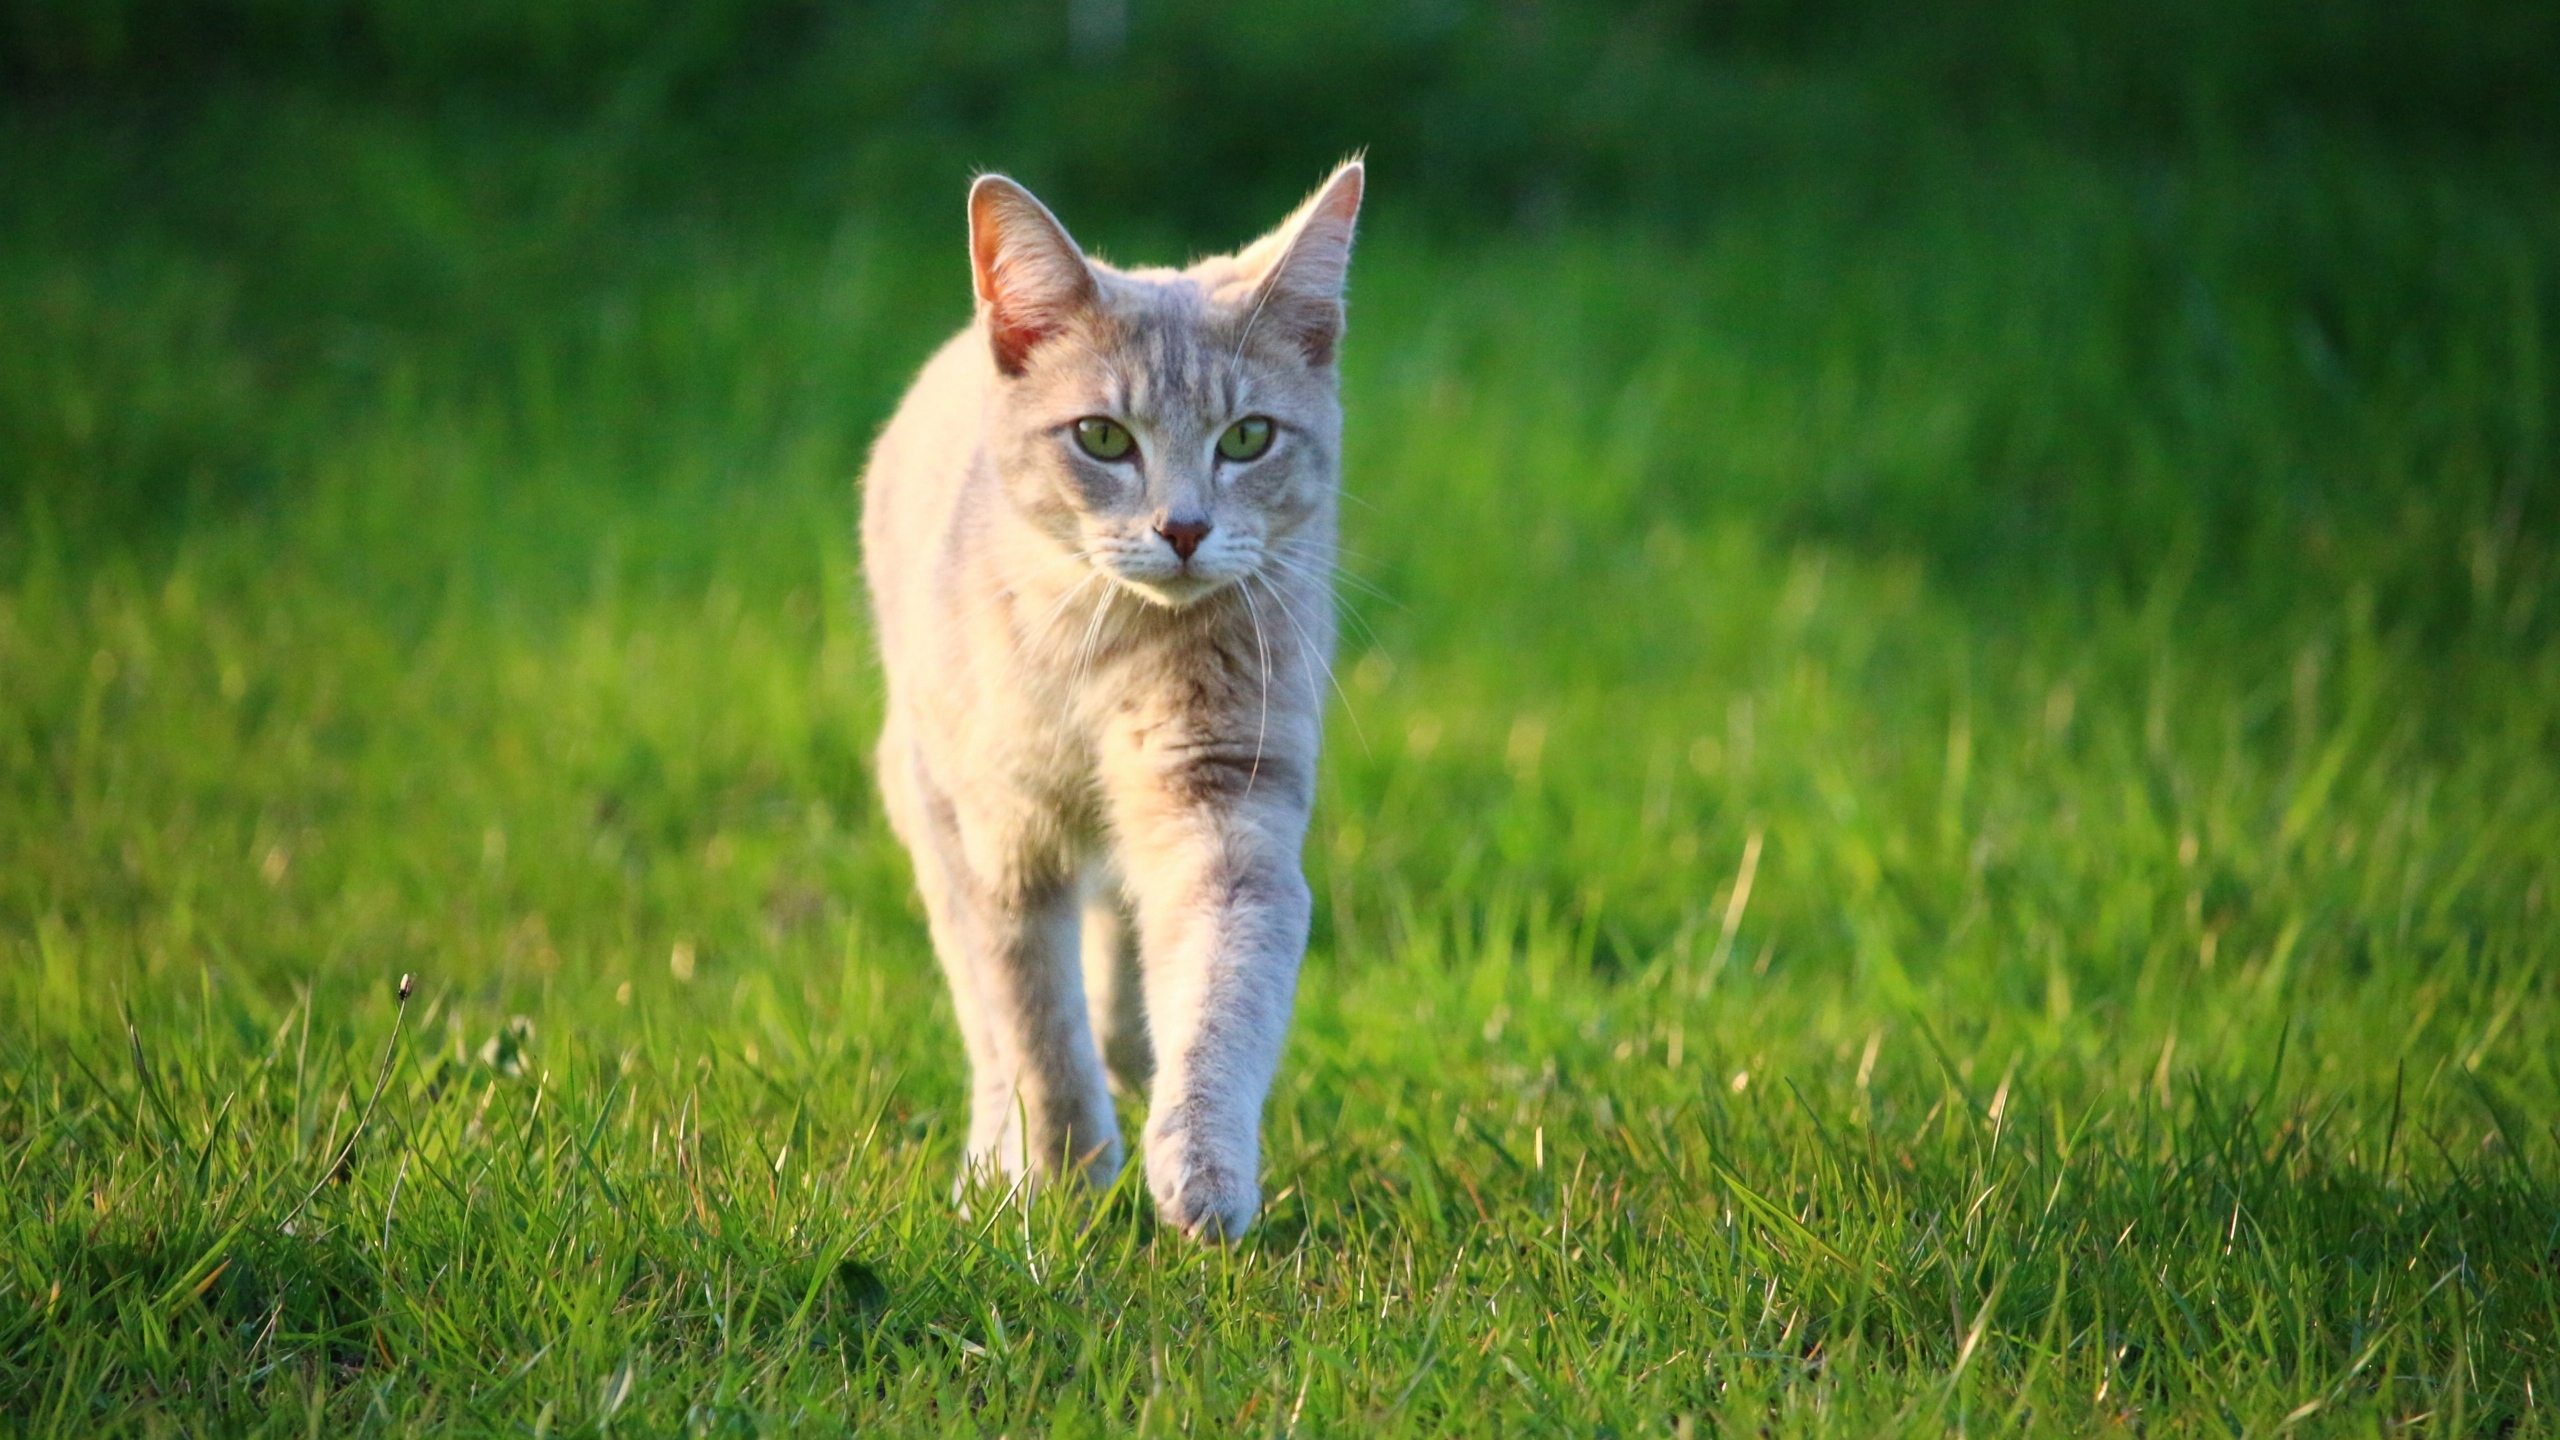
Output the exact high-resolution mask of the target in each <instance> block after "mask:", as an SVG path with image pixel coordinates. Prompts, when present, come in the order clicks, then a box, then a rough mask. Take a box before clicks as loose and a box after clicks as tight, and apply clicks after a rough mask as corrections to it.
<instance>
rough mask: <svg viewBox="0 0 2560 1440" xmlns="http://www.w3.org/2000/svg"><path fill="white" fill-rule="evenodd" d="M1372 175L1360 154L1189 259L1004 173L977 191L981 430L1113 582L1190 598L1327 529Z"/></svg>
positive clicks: (1014, 483) (1266, 565)
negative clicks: (1359, 237)
mask: <svg viewBox="0 0 2560 1440" xmlns="http://www.w3.org/2000/svg"><path fill="white" fill-rule="evenodd" d="M1362 181H1363V172H1362V168H1361V165H1360V162H1359V161H1357V160H1353V161H1350V162H1349V163H1347V164H1345V165H1343V166H1342V167H1341V168H1339V169H1337V170H1335V171H1334V172H1333V175H1332V177H1331V178H1330V179H1328V180H1326V181H1325V183H1324V184H1323V185H1321V186H1319V187H1317V189H1316V192H1315V194H1313V195H1312V196H1310V197H1308V199H1307V201H1306V203H1305V204H1303V205H1301V206H1299V207H1298V209H1297V211H1296V212H1295V213H1294V214H1292V215H1290V217H1289V218H1288V219H1287V220H1284V221H1282V222H1281V224H1280V226H1279V228H1278V229H1276V230H1273V231H1272V232H1271V233H1270V234H1268V235H1266V236H1264V237H1262V238H1261V239H1260V240H1257V241H1255V242H1254V243H1253V244H1251V245H1248V246H1246V247H1245V248H1244V249H1242V250H1240V251H1238V252H1236V253H1235V254H1233V255H1221V256H1217V257H1214V258H1211V259H1208V260H1203V261H1200V262H1198V263H1196V264H1194V265H1192V266H1190V267H1189V268H1188V269H1183V270H1160V269H1147V270H1119V269H1115V268H1113V267H1111V266H1109V265H1105V264H1103V263H1101V262H1099V261H1097V260H1094V259H1092V258H1090V257H1088V256H1087V255H1085V253H1084V252H1083V251H1082V250H1080V249H1078V248H1077V246H1076V243H1075V241H1074V240H1073V239H1071V238H1069V237H1068V235H1067V232H1066V228H1065V227H1064V226H1062V225H1060V224H1059V223H1058V220H1057V217H1056V216H1053V215H1051V214H1050V213H1049V211H1048V209H1047V207H1045V206H1043V205H1042V204H1041V203H1040V202H1039V200H1037V199H1036V198H1034V197H1033V196H1032V194H1031V192H1030V191H1028V190H1025V189H1023V188H1022V187H1021V186H1020V185H1017V184H1015V183H1014V182H1013V181H1011V180H1008V179H1005V178H1004V177H1003V176H1000V175H987V176H982V177H980V178H979V180H978V182H977V184H976V185H975V186H974V187H972V188H971V190H970V192H969V256H970V260H971V262H972V267H973V269H974V272H975V275H976V281H977V295H978V326H977V328H978V331H979V336H980V338H981V339H982V340H983V342H984V343H985V344H986V346H987V348H988V353H989V356H990V358H991V359H992V360H993V362H994V365H995V371H996V378H995V382H994V384H993V385H992V386H991V387H990V389H989V392H988V401H987V409H986V414H985V422H984V423H985V433H986V438H987V440H988V442H989V444H990V446H991V448H992V451H993V455H994V459H995V463H996V467H997V469H998V471H999V473H1000V475H1001V476H1002V478H1003V481H1004V486H1005V492H1006V494H1007V496H1008V497H1009V498H1010V499H1011V501H1012V503H1013V505H1014V506H1015V508H1016V509H1017V510H1019V511H1020V512H1021V513H1022V514H1023V515H1024V516H1026V517H1028V518H1029V519H1030V520H1031V521H1032V522H1033V523H1034V524H1035V525H1037V526H1039V527H1040V528H1041V529H1042V530H1043V531H1044V532H1045V533H1047V534H1048V535H1050V536H1051V537H1052V538H1053V539H1055V540H1056V541H1057V542H1058V543H1059V545H1061V546H1062V547H1064V548H1065V549H1067V550H1068V551H1069V552H1070V553H1073V554H1075V555H1077V556H1078V557H1079V558H1081V559H1082V560H1083V561H1084V563H1087V564H1090V565H1092V566H1093V567H1095V568H1096V569H1098V570H1100V571H1101V572H1102V573H1103V574H1105V575H1107V576H1109V577H1110V578H1111V579H1112V580H1113V581H1116V582H1117V583H1119V584H1120V585H1122V586H1124V587H1126V588H1127V589H1129V590H1131V591H1134V592H1136V593H1137V594H1139V595H1141V596H1143V597H1145V598H1147V599H1149V600H1153V601H1155V602H1157V603H1159V604H1163V605H1168V606H1175V607H1179V606H1184V605H1188V604H1191V603H1192V602H1194V601H1196V600H1199V599H1201V598H1203V597H1205V596H1208V595H1211V594H1214V593H1216V592H1217V591H1219V590H1222V589H1224V588H1226V587H1228V586H1231V585H1236V584H1240V583H1242V582H1243V581H1244V580H1246V579H1247V578H1248V577H1251V576H1253V575H1255V574H1257V573H1259V572H1263V571H1265V570H1269V569H1285V568H1288V567H1290V566H1294V565H1300V564H1322V563H1324V562H1323V561H1322V560H1321V559H1318V558H1316V557H1314V556H1311V555H1307V554H1305V553H1304V552H1303V551H1301V552H1299V553H1297V554H1293V553H1292V546H1293V542H1296V541H1299V540H1300V539H1301V537H1302V536H1303V535H1304V534H1305V532H1306V531H1307V530H1308V527H1309V526H1310V525H1312V524H1315V523H1318V522H1320V521H1321V522H1325V523H1329V522H1330V518H1331V514H1332V505H1333V497H1334V493H1335V489H1336V486H1337V484H1338V482H1339V477H1340V451H1341V441H1342V410H1341V405H1340V402H1339V399H1338V398H1337V391H1338V385H1337V377H1336V372H1335V367H1334V356H1335V351H1336V349H1337V347H1338V346H1339V344H1340V341H1341V338H1342V324H1343V306H1342V290H1343V278H1344V275H1345V273H1346V271H1347V270H1348V268H1349V265H1350V261H1351V238H1352V227H1353V224H1354V221H1355V220H1356V219H1357V217H1358V215H1359V211H1360V191H1361V185H1362Z"/></svg>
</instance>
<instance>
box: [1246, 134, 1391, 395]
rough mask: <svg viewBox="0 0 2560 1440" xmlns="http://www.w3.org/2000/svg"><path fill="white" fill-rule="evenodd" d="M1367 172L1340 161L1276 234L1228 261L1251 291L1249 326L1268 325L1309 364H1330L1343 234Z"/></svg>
mask: <svg viewBox="0 0 2560 1440" xmlns="http://www.w3.org/2000/svg"><path fill="white" fill-rule="evenodd" d="M1366 178H1367V172H1366V170H1365V168H1364V167H1363V166H1362V165H1361V163H1360V162H1359V161H1357V160H1346V161H1344V162H1343V163H1342V165H1341V167H1340V168H1339V169H1337V170H1335V171H1334V172H1333V175H1332V176H1331V178H1329V179H1327V180H1326V181H1325V182H1324V184H1322V185H1320V186H1318V187H1317V188H1316V193H1314V194H1313V195H1310V196H1308V197H1307V201H1306V203H1305V204H1303V205H1300V206H1299V207H1298V208H1297V211H1296V213H1294V214H1292V215H1291V216H1290V217H1289V218H1288V219H1286V220H1283V221H1281V222H1280V227H1279V228H1278V229H1276V230H1274V231H1272V232H1271V233H1270V234H1268V235H1265V236H1263V237H1262V238H1261V239H1259V240H1256V241H1254V242H1253V243H1252V244H1251V245H1249V246H1246V247H1245V249H1244V250H1243V251H1242V252H1241V253H1240V254H1238V255H1237V256H1236V262H1237V264H1238V266H1239V267H1240V268H1242V269H1243V271H1244V272H1245V273H1246V274H1247V275H1257V274H1258V275H1259V277H1260V278H1259V279H1258V280H1257V282H1256V284H1255V287H1254V305H1255V307H1256V316H1255V319H1254V320H1253V322H1252V323H1253V324H1255V325H1257V326H1276V327H1278V328H1279V329H1280V330H1281V331H1282V332H1283V333H1285V334H1286V335H1288V336H1289V337H1290V338H1291V339H1293V340H1295V341H1296V342H1297V345H1298V348H1299V350H1300V351H1301V352H1303V353H1304V354H1305V355H1306V357H1307V363H1308V364H1310V365H1330V364H1332V363H1333V352H1334V347H1335V345H1337V344H1338V343H1340V341H1341V339H1342V286H1343V281H1344V279H1345V277H1347V276H1348V275H1349V273H1350V270H1351V232H1352V227H1353V223H1354V222H1355V221H1357V220H1358V219H1359V218H1360V191H1361V188H1362V186H1363V185H1364V184H1365V183H1366Z"/></svg>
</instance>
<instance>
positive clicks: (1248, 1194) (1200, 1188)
mask: <svg viewBox="0 0 2560 1440" xmlns="http://www.w3.org/2000/svg"><path fill="white" fill-rule="evenodd" d="M1147 1170H1148V1174H1147V1188H1148V1189H1150V1190H1152V1191H1154V1192H1155V1197H1156V1212H1157V1213H1158V1214H1159V1215H1161V1216H1163V1217H1164V1221H1165V1223H1166V1224H1168V1225H1171V1226H1174V1227H1175V1228H1176V1229H1179V1230H1180V1231H1182V1233H1183V1234H1185V1235H1188V1236H1190V1237H1191V1238H1192V1239H1194V1240H1201V1241H1207V1242H1211V1243H1219V1242H1225V1241H1231V1240H1238V1239H1241V1238H1243V1236H1244V1232H1246V1231H1247V1230H1250V1229H1252V1228H1253V1222H1254V1217H1256V1216H1258V1215H1260V1214H1261V1213H1262V1190H1261V1187H1260V1186H1258V1185H1256V1184H1255V1183H1254V1179H1253V1172H1252V1171H1250V1170H1239V1169H1236V1168H1233V1167H1230V1166H1226V1165H1221V1164H1217V1163H1215V1162H1211V1161H1203V1160H1201V1159H1198V1158H1197V1157H1186V1158H1185V1159H1183V1160H1180V1161H1177V1162H1176V1163H1174V1164H1169V1165H1149V1166H1148V1167H1147Z"/></svg>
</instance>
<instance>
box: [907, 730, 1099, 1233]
mask: <svg viewBox="0 0 2560 1440" xmlns="http://www.w3.org/2000/svg"><path fill="white" fill-rule="evenodd" d="M882 748H883V752H884V753H883V764H882V767H881V770H882V778H883V781H884V789H887V790H888V791H889V792H890V798H891V801H892V803H891V805H890V811H891V814H892V816H893V818H895V819H896V820H897V821H898V822H899V824H898V829H899V831H900V832H901V834H902V835H903V836H905V838H906V839H907V841H908V850H909V853H910V854H911V855H912V856H913V857H914V861H915V870H916V882H917V888H918V889H919V890H920V891H921V892H922V894H923V896H924V901H925V911H926V914H927V916H928V918H929V919H930V920H931V922H932V929H933V948H934V950H935V951H936V953H937V954H938V955H939V956H940V958H941V960H942V967H943V972H944V976H945V978H946V979H948V980H949V982H950V985H951V998H952V1003H953V1008H954V1009H955V1011H956V1012H957V1014H958V1017H959V1021H960V1029H961V1035H962V1038H963V1039H964V1040H965V1041H966V1042H967V1044H968V1050H969V1069H970V1083H969V1091H970V1094H969V1149H968V1159H967V1162H966V1167H965V1168H964V1170H963V1171H962V1176H961V1178H962V1181H963V1183H964V1184H965V1183H966V1182H967V1181H968V1180H969V1179H970V1178H972V1177H973V1176H974V1177H978V1178H991V1179H992V1178H1000V1179H1005V1180H1013V1181H1022V1182H1026V1183H1033V1184H1036V1183H1038V1182H1040V1181H1042V1180H1045V1179H1048V1178H1051V1177H1055V1176H1058V1175H1061V1174H1069V1175H1072V1174H1079V1173H1080V1174H1082V1175H1083V1176H1085V1177H1086V1178H1088V1179H1090V1180H1093V1181H1095V1182H1096V1183H1108V1182H1109V1181H1110V1179H1111V1178H1112V1177H1113V1176H1114V1175H1116V1174H1118V1173H1119V1170H1120V1130H1119V1126H1118V1124H1117V1123H1116V1122H1115V1121H1114V1119H1113V1117H1112V1113H1111V1096H1110V1092H1109V1090H1108V1088H1107V1087H1106V1083H1105V1081H1104V1078H1103V1072H1102V1061H1101V1057H1100V1056H1099V1055H1097V1054H1096V1053H1095V1051H1094V1043H1093V1032H1092V1030H1091V1029H1090V1027H1089V1025H1088V1022H1087V1020H1086V1017H1085V999H1084V984H1083V977H1082V975H1081V974H1080V973H1079V970H1078V967H1077V957H1076V927H1077V924H1078V921H1079V918H1080V906H1079V903H1078V900H1079V897H1078V894H1077V891H1076V888H1075V886H1074V884H1073V883H1072V881H1071V880H1070V879H1069V878H1068V877H1067V875H1066V874H1065V873H1063V870H1061V871H1059V873H1056V874H1054V875H1051V874H1047V873H1043V871H1041V870H1039V869H1032V870H1028V871H1026V870H1025V869H1024V867H1022V866H1019V865H1007V864H1005V863H1003V861H1002V858H1001V857H1003V856H1004V855H1005V854H1006V853H1007V852H1008V851H1009V850H1010V848H1011V847H1008V846H1004V845H1002V844H997V845H982V846H980V847H977V850H978V853H976V854H974V855H973V853H972V847H971V846H970V845H969V844H968V843H967V839H968V836H967V826H966V824H965V823H964V821H963V819H962V817H961V815H960V814H959V811H958V808H957V806H956V805H955V804H954V802H953V800H952V798H951V797H950V796H948V795H947V794H945V793H944V792H942V791H941V790H940V789H939V788H938V787H936V786H935V785H934V784H933V783H932V782H931V781H930V780H928V779H926V778H925V777H924V776H923V775H922V773H921V767H917V766H914V765H913V764H912V762H911V761H908V760H907V759H906V757H905V756H903V755H898V754H895V753H893V752H891V751H890V749H889V747H888V746H885V745H884V746H883V747H882ZM980 828H981V830H983V831H992V832H994V833H996V834H1007V833H1009V827H1005V826H1003V825H1002V824H1001V823H1000V822H990V821H988V820H986V819H985V818H983V817H981V819H980Z"/></svg>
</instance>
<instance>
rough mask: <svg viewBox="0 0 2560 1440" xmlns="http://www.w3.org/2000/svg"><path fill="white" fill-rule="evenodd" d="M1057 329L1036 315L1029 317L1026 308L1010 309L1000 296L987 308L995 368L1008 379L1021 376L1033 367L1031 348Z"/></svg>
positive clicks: (1012, 306)
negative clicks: (1008, 376) (994, 354)
mask: <svg viewBox="0 0 2560 1440" xmlns="http://www.w3.org/2000/svg"><path fill="white" fill-rule="evenodd" d="M1058 329H1059V327H1058V326H1057V325H1056V324H1055V323H1054V322H1046V321H1043V320H1042V319H1040V318H1038V317H1037V315H1036V312H1034V313H1031V314H1026V313H1024V307H1021V306H1019V305H1008V304H1007V303H1005V300H1004V297H1003V295H1002V294H1001V292H999V294H998V295H997V296H996V298H994V299H993V300H991V301H989V302H988V304H987V340H988V342H989V343H990V344H992V345H993V346H994V347H995V352H996V368H997V369H998V370H1001V371H1003V372H1004V373H1005V374H1007V375H1020V374H1021V373H1022V372H1023V370H1024V369H1025V368H1026V367H1027V366H1029V365H1030V363H1031V350H1032V347H1033V346H1036V345H1038V344H1039V343H1040V342H1041V341H1043V340H1046V339H1048V338H1049V337H1050V336H1052V335H1054V334H1056V333H1058Z"/></svg>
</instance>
